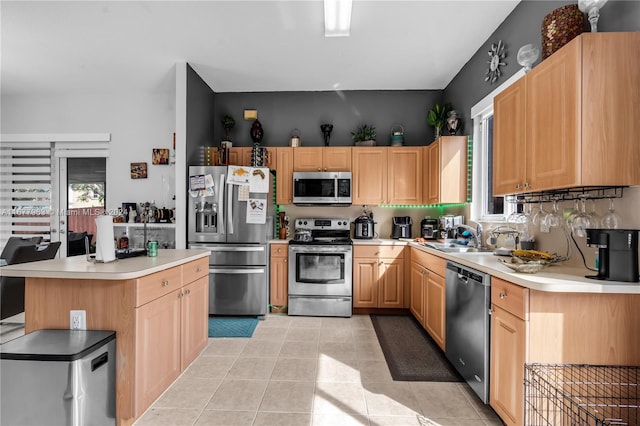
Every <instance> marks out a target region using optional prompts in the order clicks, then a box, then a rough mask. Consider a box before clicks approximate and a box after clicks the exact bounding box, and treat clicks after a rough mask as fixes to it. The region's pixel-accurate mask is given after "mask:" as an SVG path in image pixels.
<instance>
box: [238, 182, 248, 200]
mask: <svg viewBox="0 0 640 426" xmlns="http://www.w3.org/2000/svg"><path fill="white" fill-rule="evenodd" d="M238 201H249V185H238Z"/></svg>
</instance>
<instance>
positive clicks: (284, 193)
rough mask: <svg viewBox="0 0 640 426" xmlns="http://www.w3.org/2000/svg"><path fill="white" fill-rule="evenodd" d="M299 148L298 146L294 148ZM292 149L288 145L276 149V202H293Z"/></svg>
mask: <svg viewBox="0 0 640 426" xmlns="http://www.w3.org/2000/svg"><path fill="white" fill-rule="evenodd" d="M295 149H299V148H295ZM293 150H294V148H290V147H278V148H277V149H276V155H275V158H276V164H277V165H278V169H277V170H276V203H277V204H291V203H292V202H293Z"/></svg>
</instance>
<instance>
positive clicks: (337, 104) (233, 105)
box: [214, 88, 442, 146]
mask: <svg viewBox="0 0 640 426" xmlns="http://www.w3.org/2000/svg"><path fill="white" fill-rule="evenodd" d="M214 90H215V88H214ZM441 97H442V91H440V90H408V91H342V92H257V93H246V92H244V93H216V96H215V99H216V100H215V102H216V117H215V124H216V126H215V130H214V135H215V140H216V141H220V140H221V138H222V136H223V133H224V130H223V129H222V125H221V124H220V123H221V120H222V117H223V116H224V115H225V114H229V115H231V116H232V117H233V118H234V119H235V120H236V126H235V127H234V129H233V130H232V131H231V134H230V136H231V140H232V142H233V145H234V146H251V145H252V144H253V141H252V140H251V138H250V137H249V129H250V127H251V124H252V122H250V121H245V120H243V112H244V110H245V109H257V110H258V120H259V121H260V123H261V124H262V127H263V129H264V138H263V140H262V145H264V146H288V145H289V140H290V138H291V131H292V130H293V129H294V128H297V129H298V130H300V133H301V140H302V146H323V145H324V141H323V137H322V132H321V131H320V124H323V123H331V124H333V132H332V133H331V140H330V142H329V144H330V145H332V146H350V145H353V141H352V140H351V132H352V131H354V130H355V129H356V127H358V126H359V125H361V124H368V125H371V126H374V127H375V128H376V130H377V144H378V145H389V134H390V130H391V127H392V126H393V125H394V124H401V125H402V126H403V127H404V135H405V145H428V144H429V143H430V142H431V141H432V140H433V128H431V127H429V126H428V125H427V122H426V117H427V111H428V110H429V109H430V108H431V107H432V106H433V104H434V103H435V102H441Z"/></svg>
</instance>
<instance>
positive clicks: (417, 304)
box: [409, 262, 426, 326]
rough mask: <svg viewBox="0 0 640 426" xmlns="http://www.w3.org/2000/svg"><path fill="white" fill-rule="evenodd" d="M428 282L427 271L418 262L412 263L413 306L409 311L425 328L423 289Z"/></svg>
mask: <svg viewBox="0 0 640 426" xmlns="http://www.w3.org/2000/svg"><path fill="white" fill-rule="evenodd" d="M425 282H426V270H425V269H424V268H423V267H422V266H421V265H420V264H419V263H416V262H411V305H410V306H409V310H410V311H411V313H412V314H413V316H414V317H415V318H416V319H417V320H418V322H419V323H420V324H422V325H423V326H424V297H425V290H424V288H423V285H424V283H425Z"/></svg>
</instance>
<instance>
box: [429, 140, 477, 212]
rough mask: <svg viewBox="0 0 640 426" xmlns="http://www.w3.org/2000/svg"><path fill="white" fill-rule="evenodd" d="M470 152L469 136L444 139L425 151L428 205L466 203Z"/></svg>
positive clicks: (433, 143) (435, 142) (436, 141)
mask: <svg viewBox="0 0 640 426" xmlns="http://www.w3.org/2000/svg"><path fill="white" fill-rule="evenodd" d="M467 152H468V138H467V137H466V136H441V137H440V138H438V139H436V140H435V141H434V142H432V143H431V145H429V146H427V147H425V148H423V151H422V155H423V158H424V160H423V161H424V163H425V165H426V167H425V169H426V171H425V172H424V176H425V181H426V183H425V185H424V190H423V192H422V199H423V202H424V203H425V204H446V203H464V202H466V201H467Z"/></svg>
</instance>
